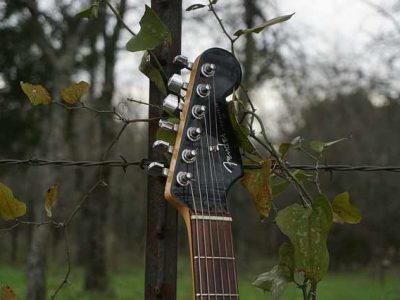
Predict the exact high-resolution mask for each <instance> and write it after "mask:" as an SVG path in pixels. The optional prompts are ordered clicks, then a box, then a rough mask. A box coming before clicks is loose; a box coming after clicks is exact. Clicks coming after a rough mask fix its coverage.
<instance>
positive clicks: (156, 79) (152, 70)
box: [139, 51, 167, 96]
mask: <svg viewBox="0 0 400 300" xmlns="http://www.w3.org/2000/svg"><path fill="white" fill-rule="evenodd" d="M139 70H140V72H142V73H143V74H144V75H146V76H147V77H148V78H149V79H150V80H151V81H152V82H153V83H154V84H155V85H156V87H157V89H158V90H159V91H160V92H161V93H162V94H163V95H164V96H166V95H167V88H166V87H165V83H164V79H163V77H162V75H161V72H160V70H159V69H158V68H156V67H155V66H153V64H152V63H151V61H150V54H149V52H148V51H146V52H145V53H144V54H143V57H142V61H141V63H140V66H139Z"/></svg>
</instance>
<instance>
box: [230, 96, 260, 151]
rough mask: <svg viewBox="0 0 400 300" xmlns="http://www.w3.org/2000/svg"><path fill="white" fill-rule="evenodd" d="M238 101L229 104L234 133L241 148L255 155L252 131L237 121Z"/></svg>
mask: <svg viewBox="0 0 400 300" xmlns="http://www.w3.org/2000/svg"><path fill="white" fill-rule="evenodd" d="M236 102H237V101H231V102H228V113H229V119H230V121H231V124H232V127H233V131H234V132H235V134H236V138H237V140H238V142H239V147H240V148H242V149H243V151H245V152H247V153H250V154H253V153H255V152H256V149H255V148H254V146H253V144H252V143H251V142H250V140H249V135H250V131H249V129H248V128H247V127H245V126H243V125H241V124H239V122H238V120H237V114H238V112H237V109H236V104H235V103H236Z"/></svg>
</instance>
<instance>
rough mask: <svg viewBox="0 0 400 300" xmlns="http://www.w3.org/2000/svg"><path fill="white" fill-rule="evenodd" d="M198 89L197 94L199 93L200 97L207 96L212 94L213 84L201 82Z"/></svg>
mask: <svg viewBox="0 0 400 300" xmlns="http://www.w3.org/2000/svg"><path fill="white" fill-rule="evenodd" d="M196 91H197V95H199V96H200V97H203V98H204V97H207V96H208V95H210V91H211V85H209V84H208V83H200V84H198V85H197V88H196Z"/></svg>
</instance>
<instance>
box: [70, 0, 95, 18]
mask: <svg viewBox="0 0 400 300" xmlns="http://www.w3.org/2000/svg"><path fill="white" fill-rule="evenodd" d="M98 16H99V3H98V2H95V3H93V4H92V5H90V6H89V7H88V8H85V9H83V10H82V11H80V12H78V13H77V14H76V15H75V17H76V18H86V19H92V18H97V17H98Z"/></svg>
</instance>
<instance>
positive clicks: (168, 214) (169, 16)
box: [145, 0, 182, 300]
mask: <svg viewBox="0 0 400 300" xmlns="http://www.w3.org/2000/svg"><path fill="white" fill-rule="evenodd" d="M151 6H152V8H153V9H154V10H155V12H156V13H157V14H158V15H159V16H160V18H161V20H162V21H163V22H164V23H165V24H166V25H167V27H168V28H169V29H170V30H171V33H172V40H173V45H172V48H171V50H170V52H169V51H168V49H165V48H163V47H159V48H158V49H157V50H156V51H155V54H156V56H157V58H158V59H159V61H160V63H161V65H162V67H163V69H164V71H165V73H166V74H167V76H170V75H172V73H174V72H176V71H177V70H176V69H175V68H174V66H173V65H172V59H173V57H174V56H176V55H178V54H180V51H181V30H182V29H181V28H182V27H181V26H182V1H181V0H170V1H166V0H152V1H151ZM168 52H169V53H168ZM162 100H163V96H162V95H161V94H160V92H159V91H158V90H157V88H156V87H155V86H154V85H153V83H150V103H151V104H156V105H161V104H162ZM161 114H162V113H161V112H160V110H158V109H155V108H154V107H149V118H153V117H160V116H161ZM157 129H158V125H157V123H149V139H148V157H149V158H150V159H151V160H159V159H161V157H160V156H159V154H156V153H154V152H153V151H152V148H151V145H152V143H153V142H154V140H155V137H156V131H157ZM164 186H165V180H164V179H160V178H152V177H149V178H148V183H147V192H148V200H147V201H148V204H147V236H146V241H147V242H146V274H145V299H146V300H155V299H166V300H173V299H176V268H177V213H176V211H175V209H174V208H173V207H172V206H170V205H169V204H168V203H167V202H166V201H165V199H164Z"/></svg>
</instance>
